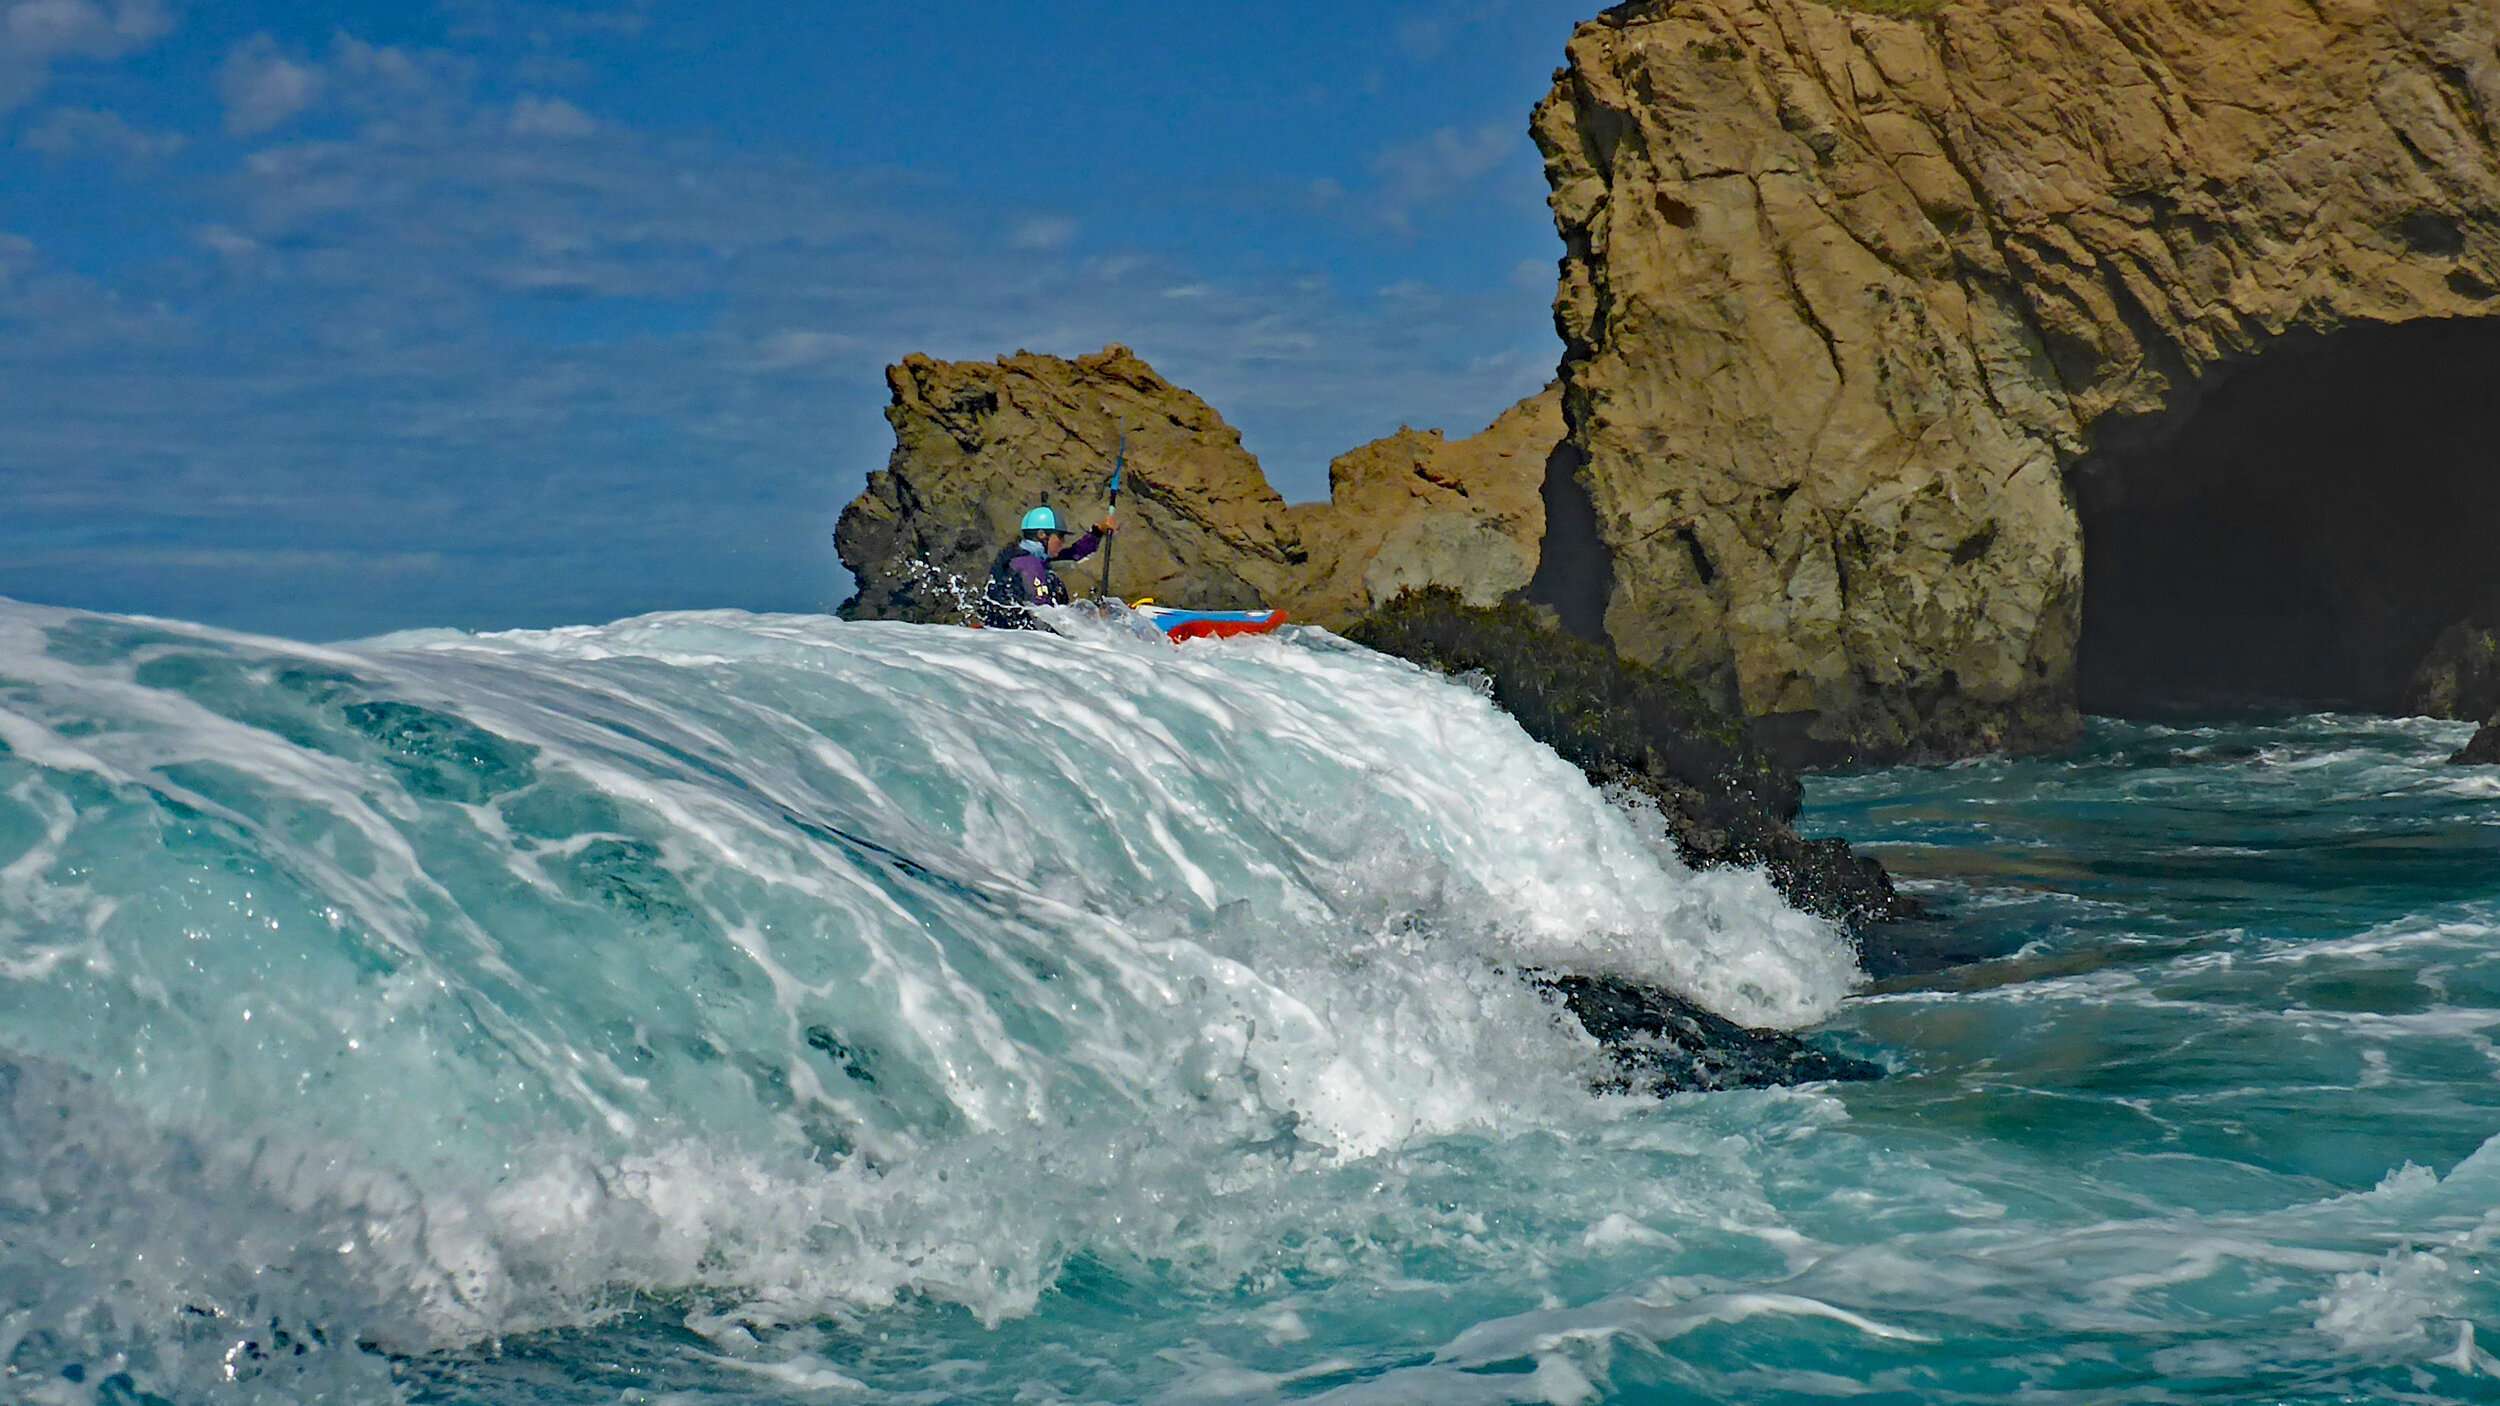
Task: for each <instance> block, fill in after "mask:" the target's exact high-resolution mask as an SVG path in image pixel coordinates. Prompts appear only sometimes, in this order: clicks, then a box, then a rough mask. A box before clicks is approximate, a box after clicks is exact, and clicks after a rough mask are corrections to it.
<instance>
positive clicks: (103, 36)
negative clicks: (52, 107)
mask: <svg viewBox="0 0 2500 1406" xmlns="http://www.w3.org/2000/svg"><path fill="white" fill-rule="evenodd" d="M173 28H174V14H173V11H172V9H171V8H170V7H169V6H167V5H166V4H165V3H163V0H106V3H97V0H0V113H8V112H11V111H14V110H16V109H17V108H20V107H23V106H25V105H26V104H27V103H29V102H32V101H34V99H35V98H36V97H37V96H39V95H40V94H41V93H42V92H43V90H44V87H45V85H46V84H48V83H49V82H50V81H51V79H52V72H53V70H54V68H56V67H57V66H59V65H61V64H64V63H70V62H76V61H80V60H85V61H89V62H101V61H105V60H110V59H117V58H121V57H123V56H124V55H127V54H132V53H135V52H137V51H138V50H140V49H143V48H145V47H147V46H148V45H150V44H153V43H155V42H156V41H157V40H159V39H162V38H164V37H165V36H166V35H167V34H170V33H172V32H173Z"/></svg>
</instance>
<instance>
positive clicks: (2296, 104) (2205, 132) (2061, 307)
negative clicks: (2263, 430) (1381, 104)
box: [1534, 0, 2500, 759]
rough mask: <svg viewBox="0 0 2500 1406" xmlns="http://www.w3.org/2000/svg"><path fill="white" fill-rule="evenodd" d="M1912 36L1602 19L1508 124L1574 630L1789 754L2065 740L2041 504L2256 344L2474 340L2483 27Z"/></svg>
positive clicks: (1673, 3) (2393, 10)
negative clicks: (1536, 235)
mask: <svg viewBox="0 0 2500 1406" xmlns="http://www.w3.org/2000/svg"><path fill="white" fill-rule="evenodd" d="M1889 8H1893V9H1896V10H1897V9H1915V8H1919V7H1908V6H1892V7H1889ZM1927 8H1930V9H1932V13H1931V14H1929V15H1926V16H1924V17H1918V18H1895V17H1885V16H1879V15H1874V14H1868V13H1862V12H1858V11H1856V10H1853V9H1849V8H1842V7H1836V6H1834V5H1830V4H1824V3H1818V0H1658V2H1656V3H1637V4H1629V5H1624V6H1621V7H1619V8H1617V9H1615V10H1612V11H1609V12H1608V13H1607V14H1606V15H1604V16H1602V17H1601V18H1599V19H1597V20H1595V21H1592V22H1590V23H1588V24H1585V25H1583V26H1582V27H1581V28H1580V30H1579V31H1578V33H1577V34H1576V35H1575V36H1574V38H1573V39H1572V41H1571V45H1570V49H1569V56H1568V66H1567V67H1566V68H1565V69H1564V70H1563V71H1562V72H1560V73H1559V74H1558V75H1557V80H1556V85H1555V88H1554V90H1553V92H1552V94H1551V95H1550V96H1549V97H1548V98H1547V99H1546V100H1545V102H1544V103H1543V104H1542V105H1540V107H1539V108H1538V110H1537V113H1536V116H1535V119H1534V133H1535V136H1536V139H1537V142H1538V145H1539V147H1540V148H1541V149H1542V151H1543V152H1544V155H1545V160H1546V170H1547V175H1548V178H1549V180H1550V182H1551V185H1552V198H1551V204H1552V207H1553V212H1554V217H1555V222H1556V225H1557V228H1558V229H1559V230H1560V232H1561V234H1562V237H1563V242H1564V246H1565V257H1564V260H1563V265H1562V273H1561V281H1560V288H1559V291H1558V295H1557V300H1556V307H1555V312H1556V322H1557V326H1558V328H1559V330H1560V331H1561V333H1562V336H1563V339H1564V342H1565V344H1566V349H1565V357H1564V364H1563V384H1564V401H1563V405H1564V415H1565V419H1566V421H1567V423H1568V425H1569V431H1570V437H1571V442H1572V446H1573V447H1574V448H1575V449H1576V450H1577V451H1578V452H1579V453H1580V454H1581V455H1583V456H1584V466H1583V467H1582V469H1581V470H1580V484H1581V485H1582V486H1583V487H1584V488H1585V491H1586V494H1587V497H1588V499H1589V502H1590V504H1591V506H1592V507H1593V509H1594V515H1595V519H1596V531H1597V535H1598V537H1599V538H1600V540H1601V541H1602V542H1603V543H1604V545H1605V547H1606V548H1607V549H1608V550H1609V551H1610V552H1611V554H1612V564H1613V570H1612V573H1611V584H1610V587H1609V591H1608V595H1607V598H1606V602H1605V609H1604V627H1605V629H1606V631H1607V632H1608V633H1609V635H1610V636H1611V637H1612V639H1613V640H1614V641H1615V642H1616V643H1617V644H1618V645H1619V646H1620V647H1621V648H1622V649H1623V650H1624V651H1625V652H1627V653H1628V654H1630V655H1632V656H1633V657H1634V658H1637V659H1641V660H1645V661H1648V662H1653V663H1656V664H1659V665H1661V666H1662V667H1664V668H1666V669H1668V670H1669V671H1671V672H1674V673H1676V674H1678V675H1680V676H1683V677H1685V678H1688V679H1692V680H1695V681H1698V682H1700V683H1702V684H1704V685H1705V686H1707V687H1709V688H1711V689H1713V690H1714V691H1717V692H1719V693H1720V694H1722V695H1723V696H1725V697H1728V698H1731V699H1733V700H1735V701H1736V702H1738V703H1739V704H1740V705H1741V706H1742V708H1743V709H1744V710H1745V711H1746V712H1747V713H1749V714H1752V715H1754V716H1755V717H1757V718H1759V719H1763V720H1765V721H1766V722H1767V723H1768V724H1769V725H1770V727H1771V729H1772V735H1773V736H1775V737H1778V738H1781V739H1783V740H1784V741H1785V742H1786V743H1787V744H1788V745H1789V746H1790V748H1791V749H1792V753H1793V754H1795V755H1802V756H1807V757H1813V758H1823V759H1829V758H1841V757H1849V756H1855V757H1861V758H1879V757H1905V756H1906V757H1941V756H1953V755H1963V754H1968V753H1971V752H1975V751H1980V750H1986V749H1990V748H1995V747H2016V748H2022V747H2036V746H2043V745H2049V744H2054V743H2056V742H2058V741H2060V740H2062V739H2063V738H2065V737H2066V736H2068V735H2069V734H2070V733H2071V731H2072V729H2073V728H2074V726H2075V723H2076V711H2075V698H2076V688H2077V677H2076V670H2077V648H2078V640H2079V638H2080V636H2081V626H2082V613H2083V611H2084V609H2085V581H2084V571H2085V569H2086V561H2085V557H2084V550H2083V548H2084V536H2085V534H2084V525H2083V520H2082V517H2081V515H2080V514H2079V510H2078V499H2079V498H2082V499H2089V500H2094V501H2100V502H2116V501H2122V500H2124V499H2125V497H2126V496H2127V493H2128V491H2129V489H2130V487H2131V486H2132V485H2131V483H2130V480H2129V474H2130V472H2131V471H2133V470H2136V469H2138V468H2139V467H2140V461H2139V460H2138V459H2137V458H2136V457H2135V456H2136V455H2137V453H2138V451H2140V450H2142V449H2144V448H2145V447H2146V446H2149V445H2155V444H2158V443H2160V442H2162V441H2163V440H2165V439H2166V438H2168V437H2170V436H2171V435H2173V434H2174V433H2175V432H2176V430H2177V429H2178V427H2179V426H2180V425H2181V424H2182V423H2183V422H2184V421H2185V420H2186V419H2188V418H2189V417H2190V416H2192V415H2193V414H2194V413H2195V411H2196V409H2197V407H2198V405H2199V403H2200V400H2201V398H2202V397H2204V396H2205V395H2206V394H2207V393H2208V392H2209V391H2211V390H2212V389H2213V388H2215V387H2216V386H2218V385H2220V384H2221V383H2222V382H2223V381H2225V380H2226V379H2228V378H2229V377H2230V376H2231V374H2232V373H2233V372H2234V371H2235V370H2236V369H2237V368H2239V367H2241V366H2244V365H2246V364H2249V363H2250V362H2252V361H2254V360H2256V359H2259V358H2263V357H2265V356H2266V355H2267V354H2268V353H2269V351H2270V350H2271V349H2272V348H2274V347H2275V346H2276V345H2278V344H2279V343H2283V342H2285V341H2287V340H2290V339H2295V338H2308V339H2315V338H2317V337H2320V336H2326V337H2332V336H2333V335H2334V334H2336V333H2337V332H2338V331H2339V330H2340V329H2345V328H2351V327H2359V326H2364V325H2369V324H2391V323H2402V322H2409V321H2413V320H2419V319H2438V318H2472V317H2480V316H2488V315H2491V314H2494V313H2496V312H2500V6H2494V5H2493V4H2492V3H2491V0H2384V3H2320V2H2319V0H2207V3H2200V4H2194V5H2188V4H2180V3H2177V2H2176V0H1946V3H1941V4H1938V5H1935V6H1932V7H1927ZM2353 472H2354V473H2355V474H2357V475H2366V473H2367V469H2366V466H2358V465H2356V466H2354V470H2353ZM2320 510H2321V511H2324V512H2332V511H2333V510H2334V509H2333V505H2332V504H2325V505H2321V509H2320ZM2460 569H2474V568H2471V567H2470V566H2462V567H2461V568H2460ZM2480 569H2483V570H2490V569H2492V568H2490V567H2489V566H2488V565H2486V566H2485V567H2483V568H2480Z"/></svg>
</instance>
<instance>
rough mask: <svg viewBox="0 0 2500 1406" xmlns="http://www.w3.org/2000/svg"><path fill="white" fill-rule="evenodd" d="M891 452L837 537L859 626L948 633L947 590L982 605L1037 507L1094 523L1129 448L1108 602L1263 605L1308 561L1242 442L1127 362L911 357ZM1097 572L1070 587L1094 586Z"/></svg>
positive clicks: (950, 600)
mask: <svg viewBox="0 0 2500 1406" xmlns="http://www.w3.org/2000/svg"><path fill="white" fill-rule="evenodd" d="M886 384H887V386H888V388H889V389H890V390H891V391H892V392H893V403H892V404H891V405H889V406H888V407H887V409H886V421H887V423H888V424H890V425H892V426H893V427H894V454H893V457H892V458H891V459H890V460H889V461H888V462H887V465H886V467H885V468H884V469H883V470H881V471H879V472H877V473H873V474H870V475H869V476H868V487H867V491H865V492H864V493H862V494H861V495H860V496H859V497H858V498H857V499H855V500H853V502H852V503H851V505H850V506H849V507H848V508H846V509H844V511H843V513H842V521H841V524H840V526H839V527H838V528H837V529H836V531H835V533H834V542H835V547H836V549H837V550H838V551H839V552H840V553H841V556H842V562H843V564H844V565H845V566H848V567H849V568H850V569H851V571H852V573H853V575H854V576H856V577H857V579H858V582H859V593H858V594H857V595H856V596H854V597H853V598H852V599H851V601H850V602H849V603H848V604H846V605H845V606H844V607H843V613H844V614H845V615H847V616H850V617H852V618H854V619H867V620H882V619H916V620H953V619H956V618H958V616H959V614H960V611H959V607H958V605H957V599H956V596H955V594H954V593H953V590H951V589H950V588H949V585H948V582H949V580H950V578H951V579H952V580H953V581H956V582H960V583H961V584H962V586H963V587H965V588H968V589H969V590H970V591H972V592H973V593H975V594H977V593H978V592H979V590H980V588H981V585H982V583H983V582H984V581H985V580H986V579H987V578H988V575H989V569H990V562H991V560H992V558H993V557H994V556H995V555H996V554H997V552H998V551H999V549H1001V548H1002V547H1005V546H1007V545H1009V544H1011V543H1012V542H1013V541H1014V540H1015V529H1016V524H1017V522H1018V521H1019V520H1020V519H1021V518H1022V517H1023V515H1024V511H1025V510H1026V509H1027V508H1030V507H1032V506H1033V505H1034V504H1035V503H1036V502H1041V501H1047V502H1049V503H1050V504H1051V505H1052V506H1054V507H1055V508H1057V509H1058V510H1059V512H1060V513H1061V515H1062V516H1063V517H1064V518H1066V519H1068V520H1070V521H1072V522H1077V523H1090V522H1092V521H1094V520H1095V519H1096V518H1097V517H1099V516H1100V515H1101V512H1102V507H1103V501H1104V489H1105V486H1106V484H1107V482H1108V480H1109V478H1110V476H1111V466H1112V463H1113V460H1114V458H1115V456H1116V455H1117V453H1118V450H1119V444H1120V434H1121V427H1122V425H1123V424H1125V425H1126V427H1127V432H1128V464H1129V471H1128V475H1127V478H1126V481H1125V485H1124V488H1123V492H1122V494H1121V500H1120V517H1121V530H1120V533H1119V537H1118V545H1117V547H1116V548H1114V550H1113V552H1112V560H1111V566H1112V571H1113V576H1112V580H1111V588H1112V589H1113V590H1114V591H1115V592H1116V593H1118V594H1120V595H1122V596H1125V597H1130V598H1135V597H1138V596H1153V597H1154V598H1156V599H1157V600H1161V601H1164V602H1167V603H1169V604H1174V605H1197V606H1229V605H1239V604H1242V603H1244V602H1253V601H1261V600H1268V599H1272V598H1273V597H1275V596H1276V595H1277V594H1278V593H1279V591H1280V590H1281V588H1282V586H1283V583H1284V581H1285V580H1286V578H1287V576H1288V574H1289V573H1290V572H1292V571H1293V570H1294V569H1295V568H1297V567H1299V566H1300V564H1301V563H1302V560H1303V556H1304V553H1303V548H1302V541H1301V537H1300V535H1299V532H1298V529H1297V528H1296V526H1295V524H1294V522H1293V520H1292V518H1291V517H1290V516H1289V514H1288V513H1287V511H1286V508H1285V501H1284V499H1282V498H1280V497H1278V496H1277V494H1276V490H1274V489H1273V488H1270V487H1269V486H1268V483H1267V479H1266V477H1265V476H1264V475H1262V474H1261V473H1260V472H1259V464H1258V460H1256V459H1255V458H1253V457H1251V455H1250V452H1249V451H1248V450H1246V449H1244V448H1242V445H1241V435H1240V432H1239V431H1237V430H1235V429H1234V428H1233V427H1232V426H1230V425H1228V424H1226V423H1224V418H1223V417H1222V416H1221V415H1218V414H1216V413H1215V411H1214V409H1213V408H1211V407H1210V406H1208V405H1207V403H1206V402H1205V401H1203V400H1200V399H1199V398H1198V397H1197V396H1194V395H1192V394H1190V393H1189V392H1188V391H1185V390H1182V389H1181V388H1179V387H1177V386H1175V385H1173V384H1171V383H1170V382H1169V381H1166V380H1164V379H1163V378H1162V377H1161V376H1159V375H1157V374H1155V371H1154V368H1153V367H1151V366H1148V365H1147V364H1146V363H1145V362H1143V361H1140V360H1139V359H1138V358H1137V357H1136V355H1135V354H1134V353H1132V352H1130V351H1129V349H1128V348H1126V347H1120V346H1113V347H1106V348H1104V349H1103V350H1102V351H1100V352H1098V353H1096V354H1094V355H1092V356H1084V357H1078V358H1076V359H1075V360H1073V361H1070V360H1065V359H1063V358H1060V357H1053V356H1036V355H1031V354H1028V353H1018V354H1017V355H1014V356H1010V357H1002V358H1000V359H999V360H997V361H995V362H943V361H934V360H931V359H930V358H928V357H925V356H913V357H907V358H905V359H904V360H903V361H902V362H901V363H900V364H899V365H896V366H892V367H889V368H887V371H886ZM1101 568H1102V559H1101V558H1100V557H1096V558H1094V559H1092V560H1090V561H1087V562H1083V563H1079V564H1077V565H1075V566H1071V567H1062V568H1061V572H1062V574H1063V575H1064V576H1066V578H1067V579H1068V581H1069V584H1070V585H1071V586H1073V587H1077V588H1080V589H1086V590H1090V589H1091V588H1092V587H1093V586H1094V585H1096V584H1097V583H1098V582H1099V581H1100V576H1099V573H1100V571H1101Z"/></svg>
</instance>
